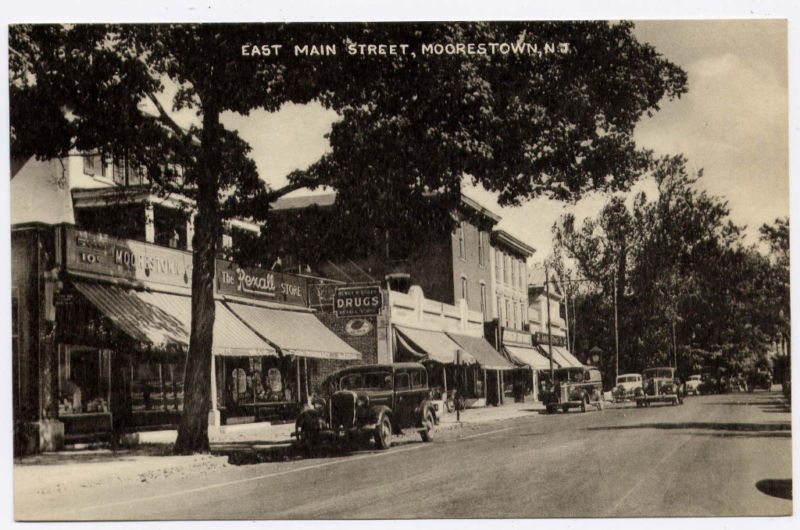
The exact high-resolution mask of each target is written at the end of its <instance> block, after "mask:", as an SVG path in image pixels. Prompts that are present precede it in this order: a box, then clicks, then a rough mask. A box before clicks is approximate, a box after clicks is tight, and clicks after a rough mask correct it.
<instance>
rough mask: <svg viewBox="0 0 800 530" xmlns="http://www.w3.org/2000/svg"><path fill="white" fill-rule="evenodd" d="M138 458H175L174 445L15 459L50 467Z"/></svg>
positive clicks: (74, 452)
mask: <svg viewBox="0 0 800 530" xmlns="http://www.w3.org/2000/svg"><path fill="white" fill-rule="evenodd" d="M138 456H175V454H174V453H173V452H172V444H140V445H137V446H135V447H132V448H130V449H118V450H117V451H112V450H111V449H108V448H107V447H102V446H98V447H90V448H87V449H77V450H74V451H59V452H55V453H42V454H38V455H32V456H26V457H24V458H16V459H14V465H20V466H28V465H37V466H42V465H44V466H50V465H60V464H78V463H82V464H88V463H102V462H126V461H131V460H133V459H134V457H138Z"/></svg>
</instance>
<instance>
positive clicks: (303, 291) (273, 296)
mask: <svg viewBox="0 0 800 530" xmlns="http://www.w3.org/2000/svg"><path fill="white" fill-rule="evenodd" d="M216 276H217V292H218V293H219V294H223V295H233V296H243V297H246V298H252V299H258V300H268V301H271V302H279V303H284V304H292V305H299V306H303V307H306V306H307V305H308V300H307V291H308V286H307V285H306V280H305V278H301V277H298V276H294V275H291V274H286V273H282V272H276V271H268V270H264V269H255V268H242V267H239V266H237V265H236V264H235V263H231V262H228V261H223V260H217V271H216Z"/></svg>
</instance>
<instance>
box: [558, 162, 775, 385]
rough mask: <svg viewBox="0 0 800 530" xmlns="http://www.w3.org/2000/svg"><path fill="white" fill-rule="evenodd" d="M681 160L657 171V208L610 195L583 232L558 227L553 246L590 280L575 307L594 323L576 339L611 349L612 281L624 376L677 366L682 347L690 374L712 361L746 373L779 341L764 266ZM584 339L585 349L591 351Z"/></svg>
mask: <svg viewBox="0 0 800 530" xmlns="http://www.w3.org/2000/svg"><path fill="white" fill-rule="evenodd" d="M685 162H686V161H685V159H683V157H681V156H675V157H667V158H664V159H662V160H659V161H658V162H657V163H656V164H655V165H654V167H653V172H652V174H653V178H654V179H655V182H656V185H657V189H658V195H657V197H655V198H654V199H653V200H648V198H647V197H646V195H645V194H644V193H640V194H638V195H637V196H636V197H634V198H633V200H632V203H631V205H630V206H627V205H626V204H625V202H624V201H623V199H622V198H620V197H612V198H611V199H610V200H609V203H608V204H607V205H606V207H604V208H603V210H602V211H601V212H600V214H599V215H598V216H597V218H596V219H587V220H586V221H585V222H584V223H583V225H582V227H581V228H580V229H579V230H578V229H576V228H575V226H574V218H572V217H571V216H565V217H563V218H562V219H561V221H560V222H559V223H558V224H557V225H556V227H555V228H554V235H555V240H556V242H557V244H558V245H561V246H562V247H563V248H564V249H565V250H566V251H567V253H568V256H569V257H570V258H572V259H573V260H574V263H575V266H576V267H577V269H578V271H579V273H580V274H581V275H582V276H583V277H585V278H587V279H589V280H591V283H590V285H591V286H592V290H591V292H589V293H587V294H585V295H583V296H582V297H581V299H579V301H578V302H577V305H578V307H579V308H580V309H579V311H580V312H581V313H582V314H584V315H585V314H587V313H591V314H593V315H596V318H597V320H598V322H587V319H586V318H584V319H581V320H580V321H579V325H580V326H581V329H580V330H579V331H578V335H579V336H580V337H583V338H584V339H585V340H586V339H587V338H592V340H593V342H594V343H597V344H601V346H600V347H601V349H603V350H604V351H613V348H614V335H613V308H612V307H611V306H612V303H613V294H612V293H611V292H610V288H611V286H612V285H613V283H612V282H611V281H610V280H609V277H610V276H611V275H613V274H616V276H617V286H618V292H617V302H618V306H619V321H620V326H619V327H620V370H621V371H641V370H642V369H643V368H647V367H651V366H657V365H672V364H673V363H674V357H675V353H676V352H675V349H676V348H677V357H678V366H679V368H680V369H681V371H682V372H684V375H688V373H687V372H695V371H697V370H699V369H701V368H702V367H703V366H704V365H705V364H707V363H708V362H709V360H710V359H712V358H715V357H719V358H720V359H722V360H723V361H724V364H725V365H727V366H728V367H729V368H730V369H732V370H736V371H738V370H743V369H745V368H747V367H748V366H749V364H751V363H752V362H753V359H756V358H758V356H759V355H761V354H762V353H763V351H764V349H765V344H766V343H768V342H769V337H772V336H774V334H772V333H771V331H770V329H771V328H770V327H771V326H772V325H773V324H772V323H771V322H774V319H773V320H768V319H766V318H765V317H763V316H762V314H763V313H764V312H766V313H767V314H770V315H772V314H777V312H776V311H774V310H773V309H771V304H772V302H770V301H769V299H774V296H772V295H771V294H767V293H770V291H769V288H768V285H769V284H770V280H769V278H770V277H771V276H773V275H772V273H770V271H769V267H768V262H767V260H766V258H765V257H764V256H762V255H760V254H759V253H758V252H756V251H755V250H754V249H753V248H750V247H746V246H744V245H743V243H742V234H741V229H740V228H739V227H737V226H735V225H734V224H733V223H731V221H730V220H729V218H728V214H729V210H728V207H727V204H726V203H725V202H724V201H721V200H720V199H718V198H716V197H712V196H709V195H708V194H707V193H705V192H702V191H699V190H698V189H697V186H696V184H697V182H698V181H699V180H700V179H701V178H702V172H701V173H699V174H698V175H689V174H688V173H687V172H686V169H685ZM584 328H585V329H584ZM609 330H610V331H609ZM585 340H584V342H580V341H579V344H580V345H581V346H582V347H591V345H588V344H587V343H586V342H585ZM608 375H610V374H608Z"/></svg>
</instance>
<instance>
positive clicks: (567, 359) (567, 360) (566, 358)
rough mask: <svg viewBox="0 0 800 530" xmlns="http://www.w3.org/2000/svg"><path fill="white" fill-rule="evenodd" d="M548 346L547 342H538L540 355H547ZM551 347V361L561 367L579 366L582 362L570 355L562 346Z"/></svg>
mask: <svg viewBox="0 0 800 530" xmlns="http://www.w3.org/2000/svg"><path fill="white" fill-rule="evenodd" d="M549 348H550V346H548V345H547V344H540V345H539V349H540V350H541V351H542V355H544V356H545V357H548V351H549ZM552 348H553V361H554V362H557V363H558V365H559V366H560V367H561V368H568V367H570V366H574V367H581V366H583V363H582V362H580V361H579V360H578V359H576V358H575V356H574V355H572V354H571V353H570V352H569V350H567V349H566V348H564V347H562V346H552Z"/></svg>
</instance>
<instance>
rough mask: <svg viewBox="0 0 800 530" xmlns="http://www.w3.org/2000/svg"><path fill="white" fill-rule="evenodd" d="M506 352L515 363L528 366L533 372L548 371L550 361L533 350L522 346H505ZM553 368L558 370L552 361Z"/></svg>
mask: <svg viewBox="0 0 800 530" xmlns="http://www.w3.org/2000/svg"><path fill="white" fill-rule="evenodd" d="M505 349H506V352H508V355H509V357H511V358H512V359H513V360H514V361H515V362H517V363H519V364H520V365H523V366H530V367H531V368H533V369H534V370H549V369H550V359H548V358H547V357H545V356H543V355H542V354H540V353H539V352H538V351H537V350H535V349H533V348H524V347H522V346H509V345H506V346H505ZM553 368H558V364H557V363H556V362H555V359H554V360H553Z"/></svg>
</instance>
